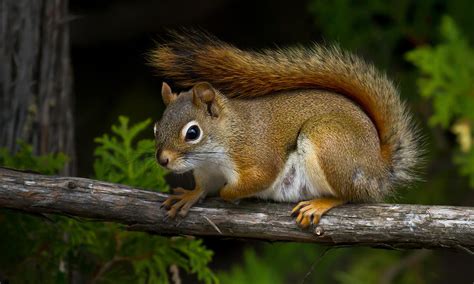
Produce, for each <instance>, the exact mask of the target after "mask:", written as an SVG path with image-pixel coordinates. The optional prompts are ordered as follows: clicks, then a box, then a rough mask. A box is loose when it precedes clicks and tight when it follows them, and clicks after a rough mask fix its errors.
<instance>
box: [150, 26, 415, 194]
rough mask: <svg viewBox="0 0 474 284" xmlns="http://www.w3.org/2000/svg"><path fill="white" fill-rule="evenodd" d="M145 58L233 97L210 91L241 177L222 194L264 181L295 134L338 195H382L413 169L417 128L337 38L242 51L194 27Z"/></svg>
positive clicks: (181, 81) (179, 80) (184, 80)
mask: <svg viewBox="0 0 474 284" xmlns="http://www.w3.org/2000/svg"><path fill="white" fill-rule="evenodd" d="M150 61H151V63H152V64H153V65H154V66H155V67H157V68H158V70H159V71H160V72H161V74H163V75H164V76H165V77H167V78H169V79H172V80H173V82H174V83H175V84H177V85H179V86H181V87H191V86H194V85H195V84H197V83H199V82H201V81H207V82H209V83H211V84H212V85H213V86H214V87H215V88H216V89H217V90H219V91H220V92H222V93H223V94H224V96H225V97H228V98H231V99H230V100H227V99H226V98H225V97H224V96H222V95H220V93H219V95H218V96H217V98H216V101H217V103H218V104H219V105H220V110H219V111H220V112H221V113H222V114H224V116H226V118H223V116H220V118H219V119H224V120H225V122H219V123H221V124H222V125H225V127H224V128H223V129H222V133H215V135H214V136H217V137H218V140H219V141H221V143H222V144H223V145H224V146H225V147H226V148H228V149H229V151H230V154H231V156H232V159H233V160H234V161H235V162H236V167H237V171H238V172H239V173H240V176H241V180H239V182H238V184H234V185H229V184H228V185H227V186H226V187H224V189H223V190H222V191H221V195H222V196H223V197H224V198H226V199H235V198H237V197H243V196H249V195H252V194H253V193H255V192H258V191H260V190H263V189H264V188H265V187H267V186H269V185H270V184H271V182H272V181H273V180H274V179H275V178H276V176H277V175H278V173H279V171H280V170H281V168H282V167H283V165H284V162H285V160H286V157H287V155H288V153H290V152H291V151H292V150H294V148H295V147H296V141H297V138H298V136H299V135H300V134H301V133H303V134H305V135H306V136H307V137H308V139H310V140H311V141H312V142H313V143H314V144H315V145H316V146H317V148H318V151H319V154H320V155H318V157H316V158H317V159H318V162H319V163H320V164H321V165H322V167H323V168H324V172H325V174H326V176H327V177H328V182H329V183H330V184H331V186H332V187H333V188H335V190H337V194H338V196H339V197H341V198H343V199H345V200H380V198H381V197H383V196H384V195H385V194H386V193H387V192H389V190H390V189H391V188H392V187H393V185H396V184H400V183H406V182H409V181H411V180H412V179H413V178H414V175H413V169H414V167H415V165H416V163H417V161H418V157H419V155H420V154H419V153H420V151H419V150H418V146H417V143H416V142H417V135H416V131H415V130H414V128H413V126H412V123H411V119H410V116H409V114H408V112H407V110H406V107H405V104H404V103H403V102H402V101H401V100H400V98H399V95H398V93H397V90H396V89H395V87H394V86H393V84H392V83H391V82H390V81H389V80H388V79H387V78H386V76H385V75H383V74H380V73H379V72H377V70H375V68H374V67H372V66H371V65H369V64H367V63H365V62H364V61H363V60H361V59H359V58H357V57H355V56H353V55H351V54H349V53H346V52H343V51H341V50H340V49H339V48H337V47H330V48H325V47H321V46H319V45H316V44H314V45H312V46H311V47H309V48H301V47H297V48H288V49H275V50H265V51H262V52H253V51H242V50H240V49H238V48H236V47H234V46H231V45H229V44H226V43H223V42H221V41H219V40H217V39H215V38H213V37H211V36H209V35H207V34H202V33H197V32H191V33H187V34H175V35H174V40H173V41H172V42H170V43H168V44H166V45H162V46H160V47H158V48H157V49H155V50H154V51H153V52H152V53H151V54H150ZM324 90H326V91H327V92H326V91H324ZM339 94H340V95H339ZM341 95H342V96H341ZM220 96H222V98H221V97H220ZM359 107H360V108H361V109H362V110H361V109H360V108H359ZM185 120H186V119H185V118H183V121H185ZM303 125H304V126H303ZM171 128H172V127H170V130H169V131H176V130H177V129H179V128H178V127H176V129H171Z"/></svg>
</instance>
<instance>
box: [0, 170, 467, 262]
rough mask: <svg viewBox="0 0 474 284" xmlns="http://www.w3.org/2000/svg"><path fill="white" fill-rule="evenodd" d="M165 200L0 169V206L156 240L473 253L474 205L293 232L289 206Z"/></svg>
mask: <svg viewBox="0 0 474 284" xmlns="http://www.w3.org/2000/svg"><path fill="white" fill-rule="evenodd" d="M166 196H167V195H165V194H161V193H156V192H151V191H145V190H139V189H134V188H131V187H128V186H124V185H120V184H112V183H107V182H101V181H96V180H91V179H85V178H74V177H56V176H44V175H38V174H31V173H25V172H20V171H14V170H9V169H4V168H0V207H5V208H12V209H19V210H22V211H26V212H32V213H53V214H61V215H73V216H79V217H84V218H92V219H98V220H104V221H112V222H118V223H122V224H125V225H127V228H128V229H130V230H137V231H146V232H150V233H154V234H160V235H197V236H217V237H227V238H252V239H261V240H267V241H297V242H315V243H324V244H328V245H337V246H352V245H362V246H371V247H382V248H390V249H398V248H451V249H457V250H463V251H467V252H471V253H472V251H473V250H474V208H472V207H454V206H424V205H400V204H360V205H351V204H349V205H343V206H340V207H337V208H334V209H332V210H331V211H329V212H328V213H327V214H326V215H325V216H324V217H323V218H322V219H321V221H320V223H319V225H317V226H316V227H312V228H310V229H308V230H302V229H300V228H298V226H297V225H296V224H295V221H294V219H293V218H292V217H290V210H291V208H292V206H293V205H294V204H287V203H273V202H263V201H255V200H244V201H242V202H240V204H238V205H237V204H232V203H227V202H224V201H221V200H219V199H217V198H209V199H207V200H206V201H205V202H203V203H201V204H198V205H196V206H194V207H193V208H192V209H191V210H190V212H189V215H188V216H186V217H185V218H178V219H176V220H171V219H167V218H166V211H165V210H164V209H160V207H159V206H160V204H161V202H162V201H163V200H164V199H165V198H166Z"/></svg>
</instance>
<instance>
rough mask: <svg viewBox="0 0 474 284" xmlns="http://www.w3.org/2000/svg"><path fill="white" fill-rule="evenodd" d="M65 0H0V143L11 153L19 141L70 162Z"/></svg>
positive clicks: (69, 167) (71, 128) (70, 170)
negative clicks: (57, 153) (66, 157)
mask: <svg viewBox="0 0 474 284" xmlns="http://www.w3.org/2000/svg"><path fill="white" fill-rule="evenodd" d="M67 2H68V1H67V0H34V1H31V0H0V147H7V148H8V149H9V150H10V151H11V152H15V151H17V150H18V144H17V141H18V140H22V141H25V142H27V143H29V144H31V145H33V149H34V152H35V153H36V154H46V153H52V152H63V153H65V154H67V155H68V156H69V157H71V158H72V159H71V161H74V159H73V157H74V154H75V153H74V124H73V115H72V71H71V64H70V54H69V31H68V25H67V22H68V21H67V15H68V11H67V10H68V9H67ZM63 173H64V174H74V173H75V166H74V163H72V162H70V163H69V164H68V165H67V167H66V168H65V170H64V172H63Z"/></svg>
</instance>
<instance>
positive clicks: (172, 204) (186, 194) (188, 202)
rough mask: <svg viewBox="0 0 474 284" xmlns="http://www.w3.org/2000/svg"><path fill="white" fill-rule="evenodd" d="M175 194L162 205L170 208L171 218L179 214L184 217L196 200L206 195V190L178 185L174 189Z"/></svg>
mask: <svg viewBox="0 0 474 284" xmlns="http://www.w3.org/2000/svg"><path fill="white" fill-rule="evenodd" d="M173 193H174V195H170V196H169V197H168V198H167V199H166V200H165V201H163V203H162V204H161V207H165V208H166V209H168V216H169V217H171V218H174V217H176V214H177V213H178V214H179V216H181V217H184V216H186V215H187V214H188V211H189V208H191V206H193V205H194V204H195V203H196V202H198V201H199V199H201V198H202V197H204V191H203V190H201V189H197V188H196V189H194V190H186V189H184V188H181V187H178V188H175V189H173Z"/></svg>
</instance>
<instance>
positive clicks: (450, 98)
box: [406, 17, 474, 128]
mask: <svg viewBox="0 0 474 284" xmlns="http://www.w3.org/2000/svg"><path fill="white" fill-rule="evenodd" d="M441 36H442V40H443V41H442V42H441V43H440V44H438V45H436V46H434V47H430V46H423V47H419V48H417V49H415V50H413V51H410V52H408V53H407V54H406V58H407V60H409V61H410V62H412V63H413V64H415V65H416V66H417V67H418V69H419V71H420V73H421V75H422V76H421V77H420V78H419V79H418V86H419V89H420V93H421V95H422V96H424V97H427V98H431V99H432V100H433V106H434V113H433V115H432V117H431V119H430V123H431V124H432V125H436V124H439V125H441V126H443V127H445V128H447V127H449V126H450V125H451V123H452V122H453V120H455V119H458V118H459V117H465V118H468V119H469V120H471V121H474V112H473V111H472V110H473V109H474V96H473V95H474V81H473V80H472V78H474V49H472V48H471V47H469V45H468V43H467V40H466V39H465V38H464V37H463V36H462V34H461V33H460V32H459V30H458V28H457V27H456V25H455V24H454V22H453V20H452V19H451V18H449V17H444V18H443V21H442V24H441Z"/></svg>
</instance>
